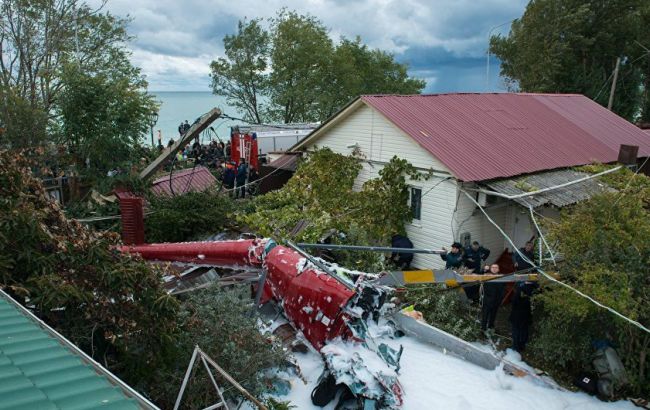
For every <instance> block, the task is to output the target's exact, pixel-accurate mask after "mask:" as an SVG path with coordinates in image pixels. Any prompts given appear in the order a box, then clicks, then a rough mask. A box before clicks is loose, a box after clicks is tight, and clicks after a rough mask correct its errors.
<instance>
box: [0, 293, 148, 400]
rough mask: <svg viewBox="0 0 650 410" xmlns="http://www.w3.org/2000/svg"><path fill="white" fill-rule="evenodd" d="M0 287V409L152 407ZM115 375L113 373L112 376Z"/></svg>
mask: <svg viewBox="0 0 650 410" xmlns="http://www.w3.org/2000/svg"><path fill="white" fill-rule="evenodd" d="M57 335H58V334H56V333H55V332H54V331H52V329H50V328H47V327H46V326H45V325H41V324H40V323H39V322H37V321H36V320H35V319H34V318H33V317H31V316H30V315H29V314H27V313H26V312H24V311H22V310H21V309H20V308H18V307H17V306H16V302H14V301H13V300H10V298H9V296H7V295H6V294H5V293H4V292H0V409H13V410H19V409H25V410H28V409H29V410H31V409H66V410H68V409H79V410H82V409H100V408H101V409H106V410H108V409H125V410H128V409H142V408H149V409H155V408H156V407H155V406H153V405H151V406H148V405H146V404H142V403H141V401H138V400H136V398H135V397H134V396H133V395H131V393H130V392H128V391H127V390H126V389H124V388H122V387H120V386H118V385H116V384H115V383H113V382H111V380H110V378H109V377H107V374H108V372H107V371H106V370H105V369H103V368H101V366H99V365H97V364H96V363H95V364H93V363H91V362H89V361H88V360H87V359H86V358H84V357H83V356H82V354H80V353H79V352H76V351H73V350H72V349H70V348H69V347H68V346H66V345H65V343H63V341H62V340H59V339H58V337H60V338H61V339H63V337H62V336H60V335H59V336H58V337H57ZM112 377H114V376H112Z"/></svg>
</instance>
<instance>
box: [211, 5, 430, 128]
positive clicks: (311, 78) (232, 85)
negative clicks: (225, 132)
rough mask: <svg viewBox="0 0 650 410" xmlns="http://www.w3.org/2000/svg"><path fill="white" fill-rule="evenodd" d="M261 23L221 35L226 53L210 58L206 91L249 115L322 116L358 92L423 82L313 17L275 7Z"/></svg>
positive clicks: (411, 89) (405, 90) (410, 87)
mask: <svg viewBox="0 0 650 410" xmlns="http://www.w3.org/2000/svg"><path fill="white" fill-rule="evenodd" d="M269 23H270V28H269V29H268V30H266V29H264V28H263V27H262V21H261V20H260V19H253V20H250V21H244V22H240V23H239V26H238V31H237V34H235V35H229V36H226V37H225V38H224V46H225V50H226V58H220V59H218V60H215V61H213V62H212V64H211V69H212V75H211V76H212V88H213V91H214V93H215V94H218V95H223V96H225V97H227V98H228V101H229V103H230V104H232V105H234V106H236V107H238V108H240V109H241V110H242V111H243V112H245V113H246V116H247V118H249V119H252V120H254V121H256V122H271V121H280V122H284V123H289V122H314V121H323V120H325V119H327V118H328V117H330V116H331V115H332V114H334V113H335V112H336V111H337V110H338V109H340V108H341V107H343V106H344V105H345V104H346V103H347V102H348V101H350V100H351V99H352V98H355V97H357V96H359V95H361V94H376V93H397V94H414V93H420V92H421V91H422V89H423V88H424V87H425V85H426V84H425V82H424V81H423V80H418V79H414V78H410V77H409V76H408V73H407V66H406V65H404V64H399V63H397V62H396V61H395V59H394V56H393V55H392V54H389V53H386V52H384V51H381V50H376V49H369V48H368V47H367V46H366V45H364V44H362V43H361V40H360V38H356V39H355V40H354V41H352V40H348V39H345V38H343V39H341V41H340V42H339V43H338V44H335V43H334V42H333V41H332V39H331V38H330V36H329V33H328V28H327V27H326V26H324V25H323V23H322V22H321V21H320V20H318V19H317V18H315V17H314V16H311V15H300V14H298V13H296V12H295V11H288V10H286V9H282V10H280V11H279V12H278V13H277V15H276V17H275V18H271V19H270V20H269ZM262 102H265V104H262Z"/></svg>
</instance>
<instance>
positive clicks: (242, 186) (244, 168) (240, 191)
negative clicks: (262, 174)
mask: <svg viewBox="0 0 650 410" xmlns="http://www.w3.org/2000/svg"><path fill="white" fill-rule="evenodd" d="M247 179H248V164H246V158H241V159H240V160H239V167H238V168H237V177H236V180H237V191H235V195H236V197H237V198H239V197H240V195H241V197H242V198H244V197H245V196H246V180H247Z"/></svg>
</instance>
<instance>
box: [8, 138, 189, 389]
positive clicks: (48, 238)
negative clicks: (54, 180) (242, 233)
mask: <svg viewBox="0 0 650 410" xmlns="http://www.w3.org/2000/svg"><path fill="white" fill-rule="evenodd" d="M29 165H31V164H29V163H27V162H26V160H25V159H24V158H23V157H22V156H20V155H18V154H10V153H9V152H7V151H0V284H1V285H2V286H6V287H8V288H9V289H10V290H12V292H13V293H14V294H15V295H17V297H18V298H19V300H21V299H23V298H25V297H27V298H29V304H30V305H33V306H35V311H36V313H37V314H38V315H39V316H40V317H42V318H43V319H45V320H46V321H47V322H49V323H50V324H52V325H53V326H54V327H56V328H57V329H58V330H59V331H61V332H62V333H63V334H64V335H66V337H68V338H69V339H70V340H72V341H73V342H74V343H76V344H77V345H79V346H80V347H81V348H83V349H84V350H85V351H86V352H88V353H89V354H90V355H92V356H93V357H95V358H97V359H98V360H100V361H101V362H102V363H104V364H105V365H106V366H107V367H109V368H111V369H113V370H117V371H119V372H120V373H122V374H123V375H124V376H125V377H127V378H128V379H130V380H133V379H140V378H145V377H146V375H147V374H148V373H149V372H150V370H149V369H150V368H151V367H152V366H153V367H155V366H158V365H161V364H163V362H164V361H165V360H166V352H168V351H169V349H170V346H171V345H172V344H173V340H174V338H175V336H176V333H177V324H176V320H175V318H176V310H177V308H178V303H177V301H176V300H175V299H174V298H173V297H172V296H170V295H168V294H167V293H166V292H165V290H164V289H163V286H162V271H161V270H160V269H158V268H154V267H152V266H151V265H149V264H147V263H145V262H144V261H142V260H141V259H139V258H137V257H133V256H128V255H123V254H121V253H119V252H118V251H116V250H114V249H113V246H114V245H116V244H117V239H118V238H117V236H116V235H115V234H97V233H93V232H91V231H88V230H87V229H86V228H84V227H83V226H81V225H80V224H78V223H76V222H73V221H70V220H68V219H67V218H66V217H65V215H64V214H63V212H62V211H61V209H59V207H58V206H57V205H56V204H55V203H53V202H51V201H50V200H49V197H48V195H47V194H46V192H45V191H44V190H43V187H42V186H41V184H40V182H39V181H38V180H36V179H34V178H33V177H32V176H31V173H30V170H29ZM17 244H20V246H16V245H17ZM22 301H23V302H25V300H22Z"/></svg>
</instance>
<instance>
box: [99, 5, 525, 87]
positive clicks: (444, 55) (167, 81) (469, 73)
mask: <svg viewBox="0 0 650 410" xmlns="http://www.w3.org/2000/svg"><path fill="white" fill-rule="evenodd" d="M98 2H99V0H92V1H90V3H91V4H93V3H94V4H97V3H98ZM527 2H528V1H527V0H349V1H346V0H283V1H278V0H182V1H181V0H109V2H108V4H107V5H106V9H107V10H108V11H110V12H111V13H113V14H116V15H119V16H122V17H127V16H128V17H130V18H131V19H132V22H131V24H130V30H129V31H130V33H131V34H132V35H134V36H135V37H136V39H135V40H134V41H133V42H132V43H131V44H130V47H131V49H132V51H133V62H134V63H135V64H136V65H137V66H139V67H141V68H142V70H143V72H144V73H145V74H146V76H147V79H148V81H149V84H150V87H149V89H150V90H152V91H210V79H209V77H208V74H209V64H210V61H212V60H213V59H214V58H216V57H218V56H221V55H223V42H222V39H223V36H224V35H226V34H232V33H234V32H235V31H236V27H237V22H238V20H242V19H245V18H249V19H250V18H255V17H262V18H268V17H271V16H274V15H275V13H276V11H277V10H279V9H280V8H282V7H287V8H288V9H290V10H296V11H298V12H299V13H302V14H304V13H309V14H311V15H313V16H316V17H317V18H319V19H320V20H321V21H322V22H323V23H324V24H325V25H326V26H327V27H329V28H330V36H331V37H332V39H333V40H335V41H337V40H338V39H339V38H340V37H341V36H344V37H347V38H354V37H355V36H357V35H359V36H361V38H362V40H363V41H364V42H365V43H366V44H368V45H369V46H371V47H375V48H381V49H383V50H387V51H390V52H392V53H394V54H395V57H396V59H397V60H398V61H399V62H402V63H407V64H408V65H409V67H410V68H409V72H410V74H411V75H412V76H415V77H419V78H423V79H425V80H426V81H427V87H426V90H425V91H426V92H453V91H485V90H486V85H487V83H486V49H487V38H488V31H489V30H490V28H491V27H494V26H497V25H500V24H502V23H508V22H509V21H510V20H512V19H513V18H517V17H520V16H521V14H522V13H523V11H524V8H525V6H526V3H527ZM508 28H509V23H508V24H505V25H503V26H502V27H500V28H497V29H495V30H494V31H493V33H507V31H508ZM491 74H492V75H491V76H490V77H491V78H490V88H489V89H490V90H491V91H504V90H505V87H504V85H503V82H502V81H501V80H500V79H499V78H498V61H496V60H492V64H491Z"/></svg>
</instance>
